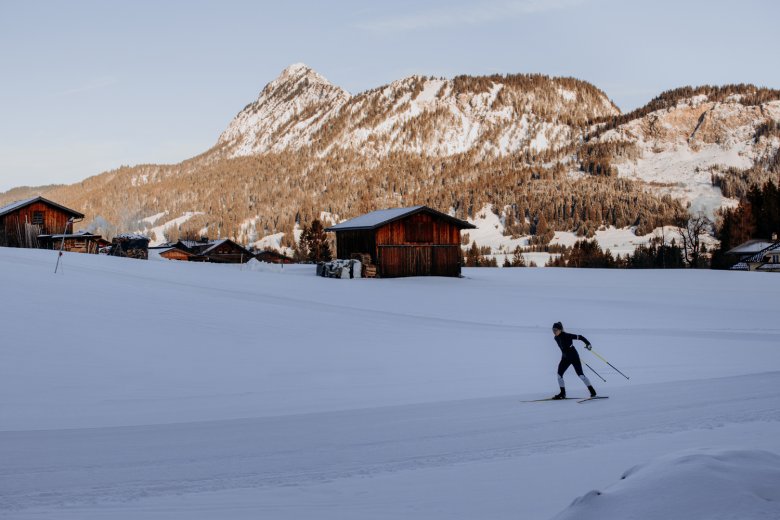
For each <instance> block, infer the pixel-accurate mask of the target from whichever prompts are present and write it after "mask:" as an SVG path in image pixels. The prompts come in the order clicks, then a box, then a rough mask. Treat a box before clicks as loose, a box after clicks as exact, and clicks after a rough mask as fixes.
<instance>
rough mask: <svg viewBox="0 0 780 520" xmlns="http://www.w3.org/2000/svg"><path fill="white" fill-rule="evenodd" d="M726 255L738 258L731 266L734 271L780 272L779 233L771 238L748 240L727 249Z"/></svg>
mask: <svg viewBox="0 0 780 520" xmlns="http://www.w3.org/2000/svg"><path fill="white" fill-rule="evenodd" d="M726 255H729V256H731V257H732V258H737V259H738V262H737V263H735V264H734V265H732V266H731V268H730V269H731V270H733V271H764V272H774V273H778V272H780V241H778V240H777V235H772V239H771V240H765V239H757V240H755V239H754V240H748V241H747V242H744V243H742V244H740V245H738V246H737V247H735V248H733V249H730V250H729V251H727V252H726Z"/></svg>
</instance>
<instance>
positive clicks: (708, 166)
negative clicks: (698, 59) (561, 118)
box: [594, 85, 780, 214]
mask: <svg viewBox="0 0 780 520" xmlns="http://www.w3.org/2000/svg"><path fill="white" fill-rule="evenodd" d="M777 98H778V96H777V91H769V90H767V89H758V88H755V87H753V86H750V85H739V86H729V87H720V88H719V87H700V88H698V89H678V90H677V91H670V92H668V93H666V94H665V95H664V96H660V97H659V98H657V99H656V100H654V101H653V102H651V103H650V105H649V108H643V109H639V110H638V111H636V112H635V113H633V114H627V115H625V116H621V118H620V120H621V122H620V123H619V124H614V123H613V124H612V125H605V126H603V127H600V128H598V129H597V130H596V131H595V132H594V141H595V143H600V144H602V145H603V146H605V147H606V148H610V149H611V150H612V153H611V157H610V159H611V162H612V164H613V165H614V166H615V167H616V170H617V171H616V173H617V175H619V176H621V177H624V178H631V179H636V180H639V181H642V182H644V183H647V184H651V185H653V186H655V187H656V188H660V189H661V191H662V192H664V193H669V194H671V195H672V196H674V197H675V198H678V199H681V200H684V201H686V202H688V203H690V209H691V211H692V212H700V211H701V212H704V213H709V214H712V212H713V210H714V209H715V208H718V207H720V206H721V205H723V204H724V195H725V196H728V197H739V196H742V195H744V193H745V191H746V190H747V188H749V185H750V184H751V182H758V183H761V182H764V181H766V180H767V179H768V178H773V179H775V180H777V178H778V175H777V174H779V173H780V168H778V166H780V154H779V153H778V149H779V148H780V131H778V127H777V123H778V122H780V101H779V100H778V99H777ZM615 123H617V121H616V122H615ZM597 146H598V145H597ZM608 155H610V154H608ZM726 203H728V201H726Z"/></svg>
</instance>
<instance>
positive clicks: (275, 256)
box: [255, 250, 295, 264]
mask: <svg viewBox="0 0 780 520" xmlns="http://www.w3.org/2000/svg"><path fill="white" fill-rule="evenodd" d="M255 258H257V259H258V260H259V261H260V262H267V263H269V264H294V263H295V260H293V259H292V258H290V257H289V256H286V255H283V254H282V253H279V252H278V251H271V250H266V251H259V252H257V253H255Z"/></svg>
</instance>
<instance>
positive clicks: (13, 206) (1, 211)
mask: <svg viewBox="0 0 780 520" xmlns="http://www.w3.org/2000/svg"><path fill="white" fill-rule="evenodd" d="M35 202H45V203H46V204H50V205H52V206H54V207H56V208H59V209H61V210H62V211H64V212H65V213H68V214H70V215H73V216H74V217H77V218H84V214H83V213H79V212H78V211H74V210H72V209H70V208H66V207H65V206H63V205H62V204H57V203H56V202H52V201H50V200H49V199H45V198H43V197H40V196H38V197H32V198H29V199H24V200H17V201H16V202H12V203H10V204H8V205H7V206H3V207H0V217H2V216H3V215H6V214H8V213H12V212H14V211H16V210H17V209H20V208H23V207H25V206H29V205H30V204H33V203H35Z"/></svg>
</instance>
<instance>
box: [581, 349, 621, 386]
mask: <svg viewBox="0 0 780 520" xmlns="http://www.w3.org/2000/svg"><path fill="white" fill-rule="evenodd" d="M590 351H591V352H593V354H594V355H595V356H596V357H597V358H599V359H600V360H602V361H603V362H604V363H606V364H607V365H609V366H611V367H612V368H614V369H615V370H617V373H618V374H620V375H621V376H623V377H625V378H626V379H630V378H629V377H628V376H627V375H625V374H624V373H623V372H621V371H620V370H618V369H617V367H616V366H615V365H613V364H612V363H610V362H609V361H607V360H606V359H604V358H603V357H601V356H599V354H598V352H596V351H595V350H593V348H592V347H591V348H590Z"/></svg>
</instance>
